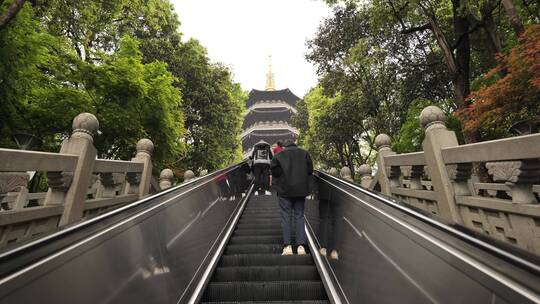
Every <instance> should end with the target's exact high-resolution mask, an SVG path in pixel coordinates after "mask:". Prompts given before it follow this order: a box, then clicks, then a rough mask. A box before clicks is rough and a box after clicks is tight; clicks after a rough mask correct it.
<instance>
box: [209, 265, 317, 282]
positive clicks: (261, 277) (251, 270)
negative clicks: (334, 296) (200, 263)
mask: <svg viewBox="0 0 540 304" xmlns="http://www.w3.org/2000/svg"><path fill="white" fill-rule="evenodd" d="M318 278H319V273H318V272H317V268H316V267H315V266H313V265H296V266H291V265H287V266H242V267H219V268H217V269H216V272H215V273H214V277H213V278H212V282H234V281H241V282H245V281H250V282H260V281H311V280H317V279H318Z"/></svg>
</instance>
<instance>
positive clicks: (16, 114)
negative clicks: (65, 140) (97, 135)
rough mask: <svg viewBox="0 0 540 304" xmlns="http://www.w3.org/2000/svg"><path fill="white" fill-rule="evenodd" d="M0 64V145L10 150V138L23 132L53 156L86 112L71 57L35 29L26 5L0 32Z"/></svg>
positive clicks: (53, 39) (76, 63)
mask: <svg viewBox="0 0 540 304" xmlns="http://www.w3.org/2000/svg"><path fill="white" fill-rule="evenodd" d="M0 58H2V60H1V61H0V103H1V104H2V106H1V107H0V145H1V146H2V147H12V148H16V147H15V146H14V143H13V141H12V140H11V136H12V135H13V134H14V133H21V132H24V133H31V134H34V135H36V136H38V137H40V138H41V139H43V142H44V147H43V148H44V149H45V150H56V149H57V148H58V146H59V144H60V142H61V139H62V136H65V135H66V134H65V132H66V131H68V130H69V126H70V125H71V120H72V119H73V117H74V116H76V115H77V114H79V113H81V112H85V111H90V110H91V100H90V98H89V96H88V95H87V94H85V92H84V90H82V89H81V86H80V83H78V82H77V79H79V78H78V77H79V75H80V74H79V73H78V68H79V60H78V58H77V56H76V55H75V54H74V52H72V51H71V50H70V48H69V47H67V45H66V43H65V41H64V40H63V39H62V38H58V37H55V36H53V35H50V34H49V33H47V32H45V31H44V30H42V29H41V28H40V24H39V20H37V19H36V18H35V14H34V10H33V9H32V7H31V6H30V4H29V3H28V4H26V5H25V7H24V8H23V9H22V10H21V11H20V12H19V14H18V15H17V18H15V19H14V20H13V21H12V22H11V23H10V25H9V26H8V27H6V28H4V29H2V30H0Z"/></svg>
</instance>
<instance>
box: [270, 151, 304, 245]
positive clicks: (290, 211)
mask: <svg viewBox="0 0 540 304" xmlns="http://www.w3.org/2000/svg"><path fill="white" fill-rule="evenodd" d="M270 170H271V171H272V177H273V183H272V184H273V185H274V186H275V189H276V191H277V195H278V198H279V207H280V209H281V228H282V230H283V231H282V232H283V253H282V255H292V254H293V250H292V244H291V215H294V220H295V225H296V226H295V231H296V233H295V235H296V245H298V247H297V250H296V251H297V253H298V255H305V254H306V248H305V246H306V232H305V230H304V205H305V201H306V196H308V195H309V194H310V192H311V189H310V188H311V179H312V175H313V162H312V161H311V156H310V155H309V153H308V152H307V151H305V150H303V149H300V148H298V146H297V145H296V144H295V142H294V141H292V140H291V141H287V142H286V143H285V149H284V150H283V151H281V152H280V153H278V154H276V155H275V157H274V159H273V160H272V165H271V166H270Z"/></svg>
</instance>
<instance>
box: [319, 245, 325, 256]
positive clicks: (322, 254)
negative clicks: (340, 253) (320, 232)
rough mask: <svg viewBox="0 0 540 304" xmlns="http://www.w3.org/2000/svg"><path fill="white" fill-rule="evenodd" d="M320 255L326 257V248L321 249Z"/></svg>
mask: <svg viewBox="0 0 540 304" xmlns="http://www.w3.org/2000/svg"><path fill="white" fill-rule="evenodd" d="M319 253H320V254H321V256H323V257H325V256H326V248H324V247H323V248H321V249H319Z"/></svg>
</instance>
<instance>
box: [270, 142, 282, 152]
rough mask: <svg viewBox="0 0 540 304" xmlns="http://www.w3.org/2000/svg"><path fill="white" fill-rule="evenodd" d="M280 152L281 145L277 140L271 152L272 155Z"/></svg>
mask: <svg viewBox="0 0 540 304" xmlns="http://www.w3.org/2000/svg"><path fill="white" fill-rule="evenodd" d="M281 151H283V143H281V141H279V140H278V141H277V142H276V147H275V148H274V149H273V150H272V152H273V153H274V155H276V154H278V153H279V152H281Z"/></svg>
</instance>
